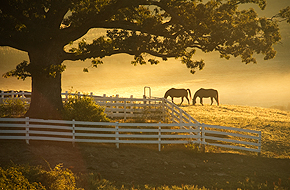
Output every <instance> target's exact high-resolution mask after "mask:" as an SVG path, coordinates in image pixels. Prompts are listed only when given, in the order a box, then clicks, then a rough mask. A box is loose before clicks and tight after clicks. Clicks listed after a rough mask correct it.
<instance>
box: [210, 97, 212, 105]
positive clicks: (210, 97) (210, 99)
mask: <svg viewBox="0 0 290 190" xmlns="http://www.w3.org/2000/svg"><path fill="white" fill-rule="evenodd" d="M210 100H211V104H210V105H212V104H213V97H210Z"/></svg>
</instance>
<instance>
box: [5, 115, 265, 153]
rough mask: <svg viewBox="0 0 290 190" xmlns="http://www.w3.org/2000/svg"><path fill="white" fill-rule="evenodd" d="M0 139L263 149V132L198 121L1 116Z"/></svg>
mask: <svg viewBox="0 0 290 190" xmlns="http://www.w3.org/2000/svg"><path fill="white" fill-rule="evenodd" d="M0 139H22V140H26V143H29V141H30V140H46V141H64V142H72V143H73V144H74V143H75V142H91V143H114V144H116V146H117V147H119V144H124V143H130V144H157V145H158V148H159V151H160V150H161V145H162V144H188V143H194V144H198V145H199V146H200V147H202V146H203V145H212V146H219V147H226V148H233V149H240V150H246V151H253V152H258V153H260V152H261V132H260V131H253V130H246V129H239V128H233V127H221V126H214V125H206V124H197V123H112V122H83V121H74V120H73V121H62V120H42V119H30V118H0Z"/></svg>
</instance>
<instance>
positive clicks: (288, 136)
mask: <svg viewBox="0 0 290 190" xmlns="http://www.w3.org/2000/svg"><path fill="white" fill-rule="evenodd" d="M182 109H183V110H185V111H186V112H187V113H189V114H190V115H191V116H192V117H194V118H195V119H196V120H198V121H199V122H201V123H205V124H212V125H221V126H228V127H237V128H244V129H252V130H259V131H262V154H261V155H262V156H265V157H271V158H288V159H289V158H290V112H287V111H281V110H278V109H270V108H261V107H250V106H238V105H220V106H215V105H213V106H210V105H205V106H182Z"/></svg>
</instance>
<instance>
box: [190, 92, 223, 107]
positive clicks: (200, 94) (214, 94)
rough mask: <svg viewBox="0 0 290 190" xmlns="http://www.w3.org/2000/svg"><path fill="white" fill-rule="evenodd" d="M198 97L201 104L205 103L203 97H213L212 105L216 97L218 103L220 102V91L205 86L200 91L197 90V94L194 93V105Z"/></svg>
mask: <svg viewBox="0 0 290 190" xmlns="http://www.w3.org/2000/svg"><path fill="white" fill-rule="evenodd" d="M197 97H199V99H200V103H201V105H203V103H202V98H210V99H211V104H210V105H212V103H213V99H215V101H216V103H217V105H219V104H220V103H219V95H218V91H217V90H215V89H204V88H201V89H199V90H198V91H196V92H195V94H194V97H193V99H192V103H193V105H195V103H196V98H197Z"/></svg>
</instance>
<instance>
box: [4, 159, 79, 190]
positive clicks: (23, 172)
mask: <svg viewBox="0 0 290 190" xmlns="http://www.w3.org/2000/svg"><path fill="white" fill-rule="evenodd" d="M0 189H18V190H22V189H23V190H24V189H43V190H45V189H50V190H58V189H63V190H65V189H67V190H71V189H72V190H74V189H78V188H77V187H76V182H75V176H74V174H73V173H72V172H71V171H70V170H68V169H63V167H62V164H58V165H57V166H55V168H54V169H51V170H50V171H46V170H44V169H42V168H41V167H39V166H38V167H35V166H29V165H24V166H23V165H13V166H10V167H9V168H7V169H2V168H1V167H0ZM79 190H81V189H79Z"/></svg>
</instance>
